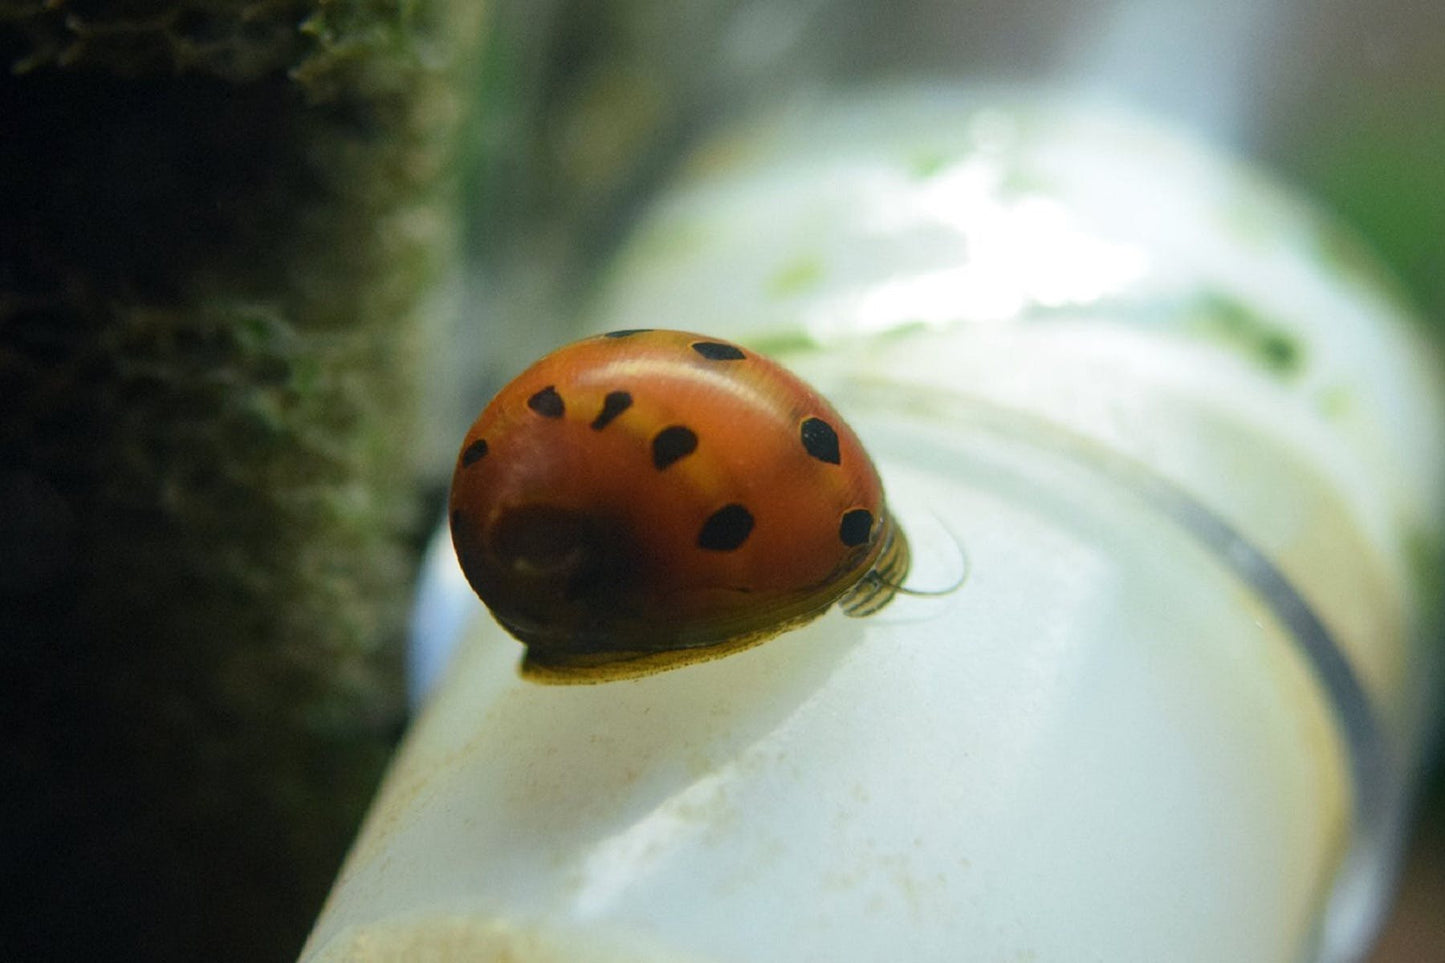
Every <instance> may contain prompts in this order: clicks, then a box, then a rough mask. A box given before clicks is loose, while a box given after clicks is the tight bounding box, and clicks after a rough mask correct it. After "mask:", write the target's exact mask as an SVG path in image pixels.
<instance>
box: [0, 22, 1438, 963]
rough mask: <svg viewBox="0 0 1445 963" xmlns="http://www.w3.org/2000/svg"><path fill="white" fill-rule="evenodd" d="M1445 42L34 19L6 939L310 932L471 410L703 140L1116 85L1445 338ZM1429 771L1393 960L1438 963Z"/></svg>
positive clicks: (1209, 31)
mask: <svg viewBox="0 0 1445 963" xmlns="http://www.w3.org/2000/svg"><path fill="white" fill-rule="evenodd" d="M1442 50H1445V7H1442V6H1441V5H1437V4H1421V3H1414V2H1407V0H1371V2H1368V3H1353V4H1351V3H1344V2H1342V0H1320V2H1305V0H1264V2H1249V0H1216V2H1212V3H1203V2H1189V0H1090V2H1083V3H1077V2H1075V3H1069V2H1063V0H1025V2H1017V0H1014V2H1009V0H971V2H952V3H946V2H941V0H910V2H903V3H884V2H881V0H837V2H826V0H775V2H767V0H698V2H694V3H689V4H686V5H680V4H673V3H665V2H659V0H632V2H629V0H610V2H606V3H581V2H577V0H534V2H529V3H522V2H519V0H494V2H490V3H475V2H472V0H409V2H400V0H398V2H386V0H371V2H368V0H330V2H314V0H313V2H306V0H268V2H255V0H249V2H248V0H189V2H187V0H180V2H162V0H155V2H146V3H134V2H107V0H87V2H70V0H7V2H5V3H3V4H0V60H3V61H4V63H5V64H6V65H7V71H6V73H5V74H4V75H3V76H0V687H3V693H0V713H3V721H4V727H3V732H4V736H3V737H0V751H3V754H4V762H5V765H4V766H3V769H0V773H3V775H0V778H3V780H4V786H3V792H0V890H3V892H4V893H5V894H6V897H5V903H6V906H5V909H6V913H5V920H4V923H3V926H4V930H3V931H0V943H3V945H5V946H7V947H13V948H14V949H13V956H14V958H16V959H32V958H41V957H44V958H64V957H68V956H76V957H79V956H82V955H88V956H101V957H104V958H108V959H131V958H134V959H147V960H170V959H191V958H195V957H198V956H202V955H204V956H206V957H209V958H212V959H237V960H270V959H276V960H280V959H286V958H291V957H294V955H295V953H296V952H297V950H298V949H299V947H300V945H301V941H302V939H303V938H304V936H305V933H306V930H307V928H308V927H309V925H310V922H311V920H312V919H313V918H314V917H315V914H316V912H317V910H318V909H319V906H320V902H321V900H322V899H323V898H324V895H325V892H326V889H327V887H328V886H329V884H330V881H331V879H332V878H333V876H334V874H335V872H336V869H337V867H338V865H339V862H340V859H341V857H342V855H343V853H344V851H345V847H346V845H347V843H348V841H349V839H350V838H351V836H352V835H353V833H354V832H355V828H356V826H357V823H358V821H359V819H360V818H361V815H362V813H363V812H364V810H365V807H366V804H367V801H368V799H369V798H370V794H371V792H372V790H373V788H374V786H375V783H376V780H377V779H378V778H379V776H380V773H381V770H382V767H383V765H384V763H385V760H386V758H387V756H388V755H389V753H390V751H391V749H392V747H393V746H394V744H395V741H396V739H397V738H398V737H399V734H400V733H401V731H402V730H403V728H404V726H405V722H406V712H405V708H404V699H403V696H402V693H403V684H404V682H403V679H402V669H401V665H402V647H403V634H404V624H405V617H406V611H407V606H408V604H409V599H410V591H411V586H412V583H413V579H414V577H415V572H416V566H417V560H418V558H419V555H420V551H421V546H422V545H423V544H424V541H425V538H426V536H427V535H428V534H429V532H430V530H431V528H432V525H433V524H434V520H435V517H436V515H437V513H438V512H439V506H440V504H441V500H442V497H443V493H444V485H445V480H446V476H447V474H448V472H449V466H450V464H451V460H452V457H453V456H454V448H455V444H456V439H457V438H459V437H460V434H461V431H462V430H463V429H464V427H465V425H466V424H467V423H468V422H469V421H470V419H471V418H472V416H473V415H474V414H475V412H476V410H477V409H478V408H479V407H480V405H481V404H482V402H483V401H484V400H485V397H486V395H487V394H488V391H489V387H492V386H495V385H496V384H497V383H499V382H500V381H501V380H502V378H503V377H504V376H505V375H506V374H507V373H508V372H510V371H511V370H513V369H514V368H515V367H516V366H517V364H518V363H519V362H521V361H525V360H527V359H528V358H530V357H531V356H532V355H535V354H537V353H539V352H540V351H542V350H544V349H545V348H547V347H549V346H551V345H552V344H554V343H556V341H558V340H559V339H560V338H562V337H565V336H566V334H567V333H568V331H569V329H570V325H571V321H572V318H573V316H574V314H575V312H576V310H577V308H578V306H579V304H580V303H581V302H582V300H583V299H584V298H585V297H586V295H587V294H588V292H589V290H590V284H591V281H592V279H593V278H594V277H595V274H596V271H597V269H598V266H599V265H600V264H602V263H603V261H604V260H605V258H606V256H607V254H608V252H609V251H610V250H611V249H612V247H613V245H614V244H615V243H616V242H617V240H618V239H619V238H620V237H621V236H622V235H623V233H624V232H625V231H626V229H627V227H628V225H629V223H630V220H631V218H632V216H633V214H634V212H635V211H636V210H637V209H638V206H639V204H640V203H641V202H642V201H643V200H645V199H646V198H647V197H648V196H649V194H650V193H651V192H652V191H653V190H655V189H656V188H657V187H658V185H659V184H661V183H662V182H663V180H664V179H665V176H666V174H667V172H668V171H669V170H670V169H671V167H672V165H673V164H674V163H675V162H676V161H677V159H678V158H679V157H680V156H681V154H682V153H683V152H684V151H685V150H686V148H687V147H688V145H689V144H691V143H692V142H693V141H694V140H695V139H696V138H697V137H698V136H699V135H700V134H701V133H703V132H705V131H707V130H709V129H711V128H713V127H715V125H717V124H718V123H720V122H722V121H724V120H727V119H730V118H732V117H736V116H739V115H741V114H744V113H746V112H747V111H749V110H752V109H756V108H758V107H760V106H765V105H767V104H769V103H771V102H774V101H776V100H778V99H780V98H782V97H785V96H788V95H789V94H792V93H796V92H798V91H803V90H807V89H810V88H817V87H828V86H833V85H840V84H854V83H863V82H868V81H870V80H873V79H880V78H891V77H899V76H905V77H907V76H920V75H921V76H945V77H948V78H952V79H956V80H959V81H963V82H968V83H977V84H983V85H1010V84H1028V85H1034V84H1042V85H1048V86H1056V87H1063V88H1066V89H1073V90H1081V91H1084V92H1086V93H1088V94H1089V95H1091V96H1096V97H1098V98H1100V99H1104V100H1113V101H1119V102H1123V103H1125V104H1128V105H1130V106H1133V107H1135V108H1138V109H1141V110H1144V111H1147V112H1151V113H1153V114H1156V115H1158V116H1160V117H1162V118H1163V119H1164V120H1165V121H1167V122H1171V123H1174V124H1177V125H1179V126H1183V127H1185V128H1188V129H1191V130H1194V131H1197V132H1199V133H1200V134H1202V135H1203V136H1204V137H1206V138H1208V139H1210V140H1212V141H1214V142H1216V143H1218V144H1219V145H1221V146H1222V147H1224V148H1226V149H1228V150H1231V151H1234V152H1237V153H1239V154H1242V155H1243V156H1245V157H1247V158H1250V159H1252V160H1254V161H1255V162H1257V163H1258V164H1259V165H1260V166H1261V169H1262V170H1264V171H1267V172H1269V173H1271V174H1273V175H1275V176H1277V177H1279V178H1280V179H1281V180H1283V181H1284V182H1286V183H1288V184H1291V185H1294V186H1296V187H1297V188H1299V189H1300V190H1301V191H1302V192H1303V193H1305V194H1307V195H1309V196H1311V197H1313V198H1314V199H1316V200H1317V201H1319V202H1320V203H1321V204H1322V205H1323V206H1325V207H1326V208H1328V209H1330V210H1332V211H1333V212H1334V213H1336V214H1337V215H1338V216H1339V217H1340V218H1341V219H1342V220H1343V221H1345V222H1346V223H1347V224H1348V225H1350V226H1351V227H1352V228H1353V229H1355V230H1356V231H1357V232H1358V233H1359V235H1360V236H1361V238H1362V239H1363V242H1364V243H1365V244H1367V245H1368V246H1369V247H1371V248H1373V249H1374V251H1375V252H1376V253H1378V254H1379V255H1380V256H1381V257H1382V258H1383V260H1384V261H1385V263H1386V264H1387V265H1388V266H1389V268H1390V270H1391V271H1392V272H1393V275H1394V278H1393V279H1392V280H1390V281H1388V282H1386V283H1388V284H1391V285H1397V286H1398V289H1399V290H1400V292H1401V296H1402V297H1404V298H1407V299H1408V300H1410V301H1412V302H1413V303H1414V304H1415V305H1417V306H1418V307H1419V309H1420V311H1421V313H1422V315H1423V316H1424V317H1425V318H1426V320H1427V323H1429V324H1430V325H1432V327H1435V328H1438V327H1439V326H1440V325H1441V324H1442V319H1445V164H1441V162H1440V158H1441V156H1442V149H1445V57H1442V55H1441V51H1442ZM1439 771H1440V770H1439V766H1438V765H1437V766H1436V767H1435V772H1436V775H1435V776H1434V777H1433V779H1426V780H1425V781H1424V782H1423V784H1422V785H1423V786H1424V787H1425V792H1424V794H1423V796H1422V800H1423V801H1422V804H1421V808H1420V823H1419V828H1418V830H1417V832H1416V834H1415V838H1414V844H1413V846H1412V848H1411V855H1410V858H1409V860H1408V861H1407V863H1406V866H1405V871H1404V876H1403V887H1402V891H1401V896H1400V899H1399V902H1398V905H1397V910H1396V912H1395V914H1394V916H1393V917H1392V918H1391V920H1390V922H1389V923H1388V924H1387V927H1386V930H1385V932H1384V934H1383V937H1382V941H1381V944H1380V947H1379V949H1378V951H1377V953H1376V955H1375V957H1374V959H1375V960H1376V961H1377V963H1386V961H1391V963H1393V961H1405V960H1410V961H1416V960H1433V959H1445V914H1441V913H1440V912H1439V907H1440V906H1442V905H1445V782H1442V780H1441V778H1440V776H1439V774H1438V773H1439ZM7 952H10V951H7Z"/></svg>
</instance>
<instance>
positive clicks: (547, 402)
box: [527, 385, 567, 418]
mask: <svg viewBox="0 0 1445 963" xmlns="http://www.w3.org/2000/svg"><path fill="white" fill-rule="evenodd" d="M527 407H528V408H531V409H532V410H533V411H535V412H536V413H537V414H539V415H541V416H542V417H544V418H561V417H562V415H563V414H565V413H566V411H567V406H566V405H564V404H563V403H562V396H561V395H559V394H557V389H556V387H554V386H553V385H548V386H547V387H545V388H543V389H542V390H541V391H539V392H537V393H536V394H535V395H533V396H532V397H530V398H528V399H527Z"/></svg>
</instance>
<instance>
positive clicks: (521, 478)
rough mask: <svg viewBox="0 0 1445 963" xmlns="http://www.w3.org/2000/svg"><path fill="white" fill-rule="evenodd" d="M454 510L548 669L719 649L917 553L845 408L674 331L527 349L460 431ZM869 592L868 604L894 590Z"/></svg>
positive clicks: (505, 618) (755, 360)
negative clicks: (527, 363)
mask: <svg viewBox="0 0 1445 963" xmlns="http://www.w3.org/2000/svg"><path fill="white" fill-rule="evenodd" d="M450 508H451V528H452V540H453V542H454V544H455V546H456V550H457V557H458V559H459V560H460V562H461V566H462V571H463V572H464V573H465V574H466V577H467V580H468V581H469V582H470V583H471V585H472V588H473V589H475V590H476V592H477V594H478V595H479V596H480V597H481V598H482V601H483V602H485V603H486V604H487V606H488V607H489V608H490V609H491V611H492V613H493V615H495V616H496V618H497V620H498V621H499V622H500V623H501V624H502V625H503V627H505V628H506V629H507V630H508V631H509V632H511V633H512V634H513V635H515V636H516V637H517V638H519V639H520V640H522V642H524V643H525V644H526V645H527V647H528V651H527V658H526V661H525V663H524V667H523V668H524V672H525V673H527V674H528V675H531V676H533V677H537V678H541V679H546V680H549V681H598V680H600V679H602V678H618V677H626V676H633V675H640V674H644V673H646V672H650V671H655V670H656V669H659V668H665V667H669V666H672V665H676V664H681V663H685V662H690V661H698V660H701V659H707V658H715V657H717V656H719V655H722V654H725V653H727V652H732V651H736V650H737V649H740V648H744V647H746V646H749V645H753V644H756V643H757V642H760V641H762V640H763V639H766V638H768V637H770V636H772V635H775V634H776V633H777V632H779V631H781V630H782V629H784V628H787V627H789V626H791V625H795V624H798V623H800V622H803V621H807V620H808V619H811V618H814V617H816V616H817V615H820V614H822V612H824V611H826V610H827V608H828V607H829V606H830V605H832V604H833V603H834V602H835V601H838V600H839V599H840V597H842V596H844V595H845V594H846V593H848V592H849V590H850V589H853V588H854V587H855V586H856V585H857V583H858V582H859V580H860V579H863V577H864V576H865V575H868V574H869V573H870V572H872V571H873V570H874V567H875V564H876V563H878V562H879V560H880V555H882V556H883V557H885V558H887V559H888V560H889V564H888V566H887V569H888V571H887V576H888V578H887V584H888V585H891V586H893V587H896V585H897V579H900V578H901V577H902V574H903V573H902V571H900V569H901V568H902V567H903V566H906V564H907V561H906V559H907V555H906V547H905V546H904V544H903V539H902V536H901V533H898V532H897V531H896V528H895V526H894V525H893V522H892V520H891V519H890V518H889V517H888V514H887V512H886V509H885V506H884V502H883V489H882V484H881V482H880V480H879V477H878V472H877V470H876V469H875V468H874V467H873V463H872V462H871V461H870V460H869V458H868V456H867V454H866V453H865V452H864V450H863V447H862V445H861V443H860V442H859V441H858V438H857V436H856V435H854V434H853V432H852V430H851V429H850V428H848V426H847V425H846V424H844V423H843V420H842V419H841V418H840V417H839V416H838V413H837V412H836V411H835V410H834V409H833V407H832V406H831V405H829V404H828V402H827V401H825V400H824V399H823V398H822V397H820V396H819V395H818V394H817V393H816V392H814V391H813V390H812V389H811V388H809V387H808V386H807V385H805V384H804V383H803V382H802V381H800V380H799V379H798V378H796V377H795V376H793V375H792V374H790V373H789V372H788V371H786V370H785V369H783V368H782V367H780V366H778V365H777V364H774V363H773V362H771V361H769V360H767V359H766V358H763V357H761V356H759V355H757V354H754V353H753V352H751V351H748V350H747V349H745V348H740V347H738V346H736V345H733V344H730V343H728V342H724V341H719V340H717V339H714V338H708V337H705V336H702V335H697V334H688V333H685V332H678V331H662V330H644V331H623V332H613V333H611V334H607V335H601V336H599V337H594V338H589V339H587V340H585V341H579V342H577V343H575V344H571V345H568V346H566V347H563V348H560V349H558V350H557V351H554V352H552V353H551V354H549V355H547V356H546V357H544V358H542V359H541V360H540V361H538V362H536V363H535V364H533V365H532V366H531V367H530V368H528V369H527V370H526V371H524V372H523V373H522V374H521V375H519V376H518V377H517V378H516V379H515V380H513V381H512V382H511V383H510V384H508V385H507V386H506V387H505V388H503V389H502V391H501V392H500V393H499V394H498V395H497V397H496V398H494V399H493V400H492V402H491V403H490V404H489V405H488V406H487V407H486V409H485V410H484V411H483V412H482V414H481V416H480V417H478V419H477V421H476V423H475V424H473V425H472V427H471V430H470V431H468V432H467V436H466V439H465V441H464V442H463V443H462V449H461V453H460V455H459V456H458V461H457V468H456V472H455V475H454V476H453V480H452V491H451V506H450ZM885 549H886V552H885ZM860 588H861V587H860ZM868 588H869V591H868V592H867V593H866V597H865V599H863V600H862V601H863V602H866V609H867V611H873V610H876V609H877V608H879V607H881V605H883V604H884V603H886V601H887V600H888V598H889V597H891V594H892V593H891V590H887V589H886V587H885V589H883V590H880V588H879V586H878V584H877V582H876V580H875V581H874V583H871V584H870V585H869V586H868ZM859 614H866V613H862V612H860V613H859Z"/></svg>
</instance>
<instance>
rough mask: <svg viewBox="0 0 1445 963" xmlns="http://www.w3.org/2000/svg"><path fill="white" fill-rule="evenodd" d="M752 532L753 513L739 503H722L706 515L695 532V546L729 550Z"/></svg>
mask: <svg viewBox="0 0 1445 963" xmlns="http://www.w3.org/2000/svg"><path fill="white" fill-rule="evenodd" d="M752 532H753V515H752V512H750V511H748V510H747V509H746V508H744V507H743V506H741V505H736V504H734V505H724V506H723V507H722V508H719V509H718V510H717V511H715V512H713V513H712V514H711V515H709V516H708V517H707V521H705V522H703V523H702V531H700V532H698V533H697V547H698V548H704V549H707V550H708V551H709V552H731V551H733V550H735V549H737V548H739V547H740V546H741V545H742V544H743V542H746V541H747V540H748V536H749V535H751V534H752Z"/></svg>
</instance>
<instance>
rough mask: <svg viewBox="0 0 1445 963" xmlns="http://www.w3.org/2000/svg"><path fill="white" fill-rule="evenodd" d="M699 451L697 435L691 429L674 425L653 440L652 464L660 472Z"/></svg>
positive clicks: (663, 430) (660, 432)
mask: <svg viewBox="0 0 1445 963" xmlns="http://www.w3.org/2000/svg"><path fill="white" fill-rule="evenodd" d="M696 450H697V435H696V434H694V433H693V430H692V429H691V428H684V427H683V426H682V425H673V426H672V427H670V428H664V429H662V430H661V431H659V432H658V433H657V434H656V435H654V436H653V438H652V464H653V465H654V466H655V467H656V468H657V470H658V471H662V470H663V469H664V468H666V467H667V466H668V465H671V464H672V463H673V462H675V461H677V460H678V459H679V458H686V457H687V456H688V455H691V454H692V453H693V452H694V451H696Z"/></svg>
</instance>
